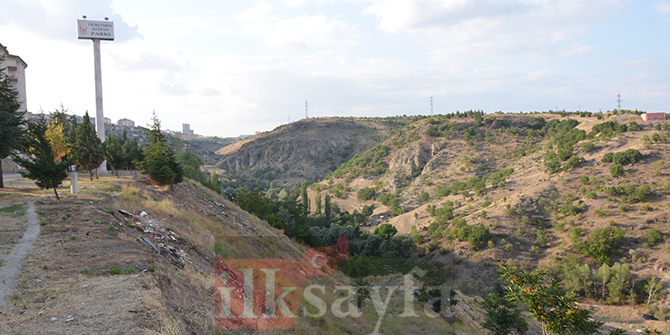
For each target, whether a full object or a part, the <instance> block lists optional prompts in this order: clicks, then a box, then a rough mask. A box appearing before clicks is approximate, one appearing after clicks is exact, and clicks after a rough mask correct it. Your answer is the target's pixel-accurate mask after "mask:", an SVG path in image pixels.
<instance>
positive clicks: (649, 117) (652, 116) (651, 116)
mask: <svg viewBox="0 0 670 335" xmlns="http://www.w3.org/2000/svg"><path fill="white" fill-rule="evenodd" d="M640 117H641V118H642V120H645V121H661V120H663V119H664V118H665V113H645V114H641V115H640Z"/></svg>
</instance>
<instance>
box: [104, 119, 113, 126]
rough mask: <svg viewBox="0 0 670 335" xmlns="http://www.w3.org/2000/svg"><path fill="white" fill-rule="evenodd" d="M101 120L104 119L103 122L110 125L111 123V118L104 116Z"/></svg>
mask: <svg viewBox="0 0 670 335" xmlns="http://www.w3.org/2000/svg"><path fill="white" fill-rule="evenodd" d="M103 120H104V122H105V124H106V125H110V126H111V125H112V119H110V118H108V117H106V118H104V119H103Z"/></svg>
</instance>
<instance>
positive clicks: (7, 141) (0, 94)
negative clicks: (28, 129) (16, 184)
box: [0, 56, 25, 188]
mask: <svg viewBox="0 0 670 335" xmlns="http://www.w3.org/2000/svg"><path fill="white" fill-rule="evenodd" d="M4 60H5V56H0V63H2V62H3V61H4ZM20 107H21V102H20V101H19V98H18V96H17V95H16V94H14V90H13V89H12V82H11V78H10V77H9V76H8V75H6V72H5V69H4V68H0V188H3V187H5V184H4V181H3V180H2V159H3V158H6V157H7V156H9V154H11V153H12V151H13V150H15V149H18V147H19V146H20V145H21V137H22V136H23V135H24V134H25V128H24V125H25V121H24V120H23V115H24V114H25V112H22V111H19V108H20Z"/></svg>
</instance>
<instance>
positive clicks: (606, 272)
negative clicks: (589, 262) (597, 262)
mask: <svg viewBox="0 0 670 335" xmlns="http://www.w3.org/2000/svg"><path fill="white" fill-rule="evenodd" d="M609 280H610V266H609V265H607V263H603V265H602V266H601V267H600V268H598V271H597V272H596V281H597V282H598V285H601V287H602V289H601V290H602V296H603V299H605V285H607V282H608V281H609Z"/></svg>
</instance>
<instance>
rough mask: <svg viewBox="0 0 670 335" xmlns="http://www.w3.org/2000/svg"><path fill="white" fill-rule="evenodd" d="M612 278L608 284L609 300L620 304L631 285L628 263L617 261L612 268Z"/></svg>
mask: <svg viewBox="0 0 670 335" xmlns="http://www.w3.org/2000/svg"><path fill="white" fill-rule="evenodd" d="M610 273H611V275H610V276H611V277H610V278H611V279H610V282H609V283H608V284H607V292H608V295H607V302H608V303H610V304H618V303H619V302H621V300H622V299H623V296H624V292H626V290H628V288H629V286H630V268H629V267H628V264H620V263H618V262H617V263H615V264H614V265H612V267H611V268H610Z"/></svg>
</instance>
